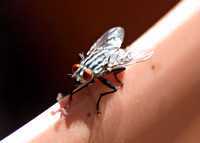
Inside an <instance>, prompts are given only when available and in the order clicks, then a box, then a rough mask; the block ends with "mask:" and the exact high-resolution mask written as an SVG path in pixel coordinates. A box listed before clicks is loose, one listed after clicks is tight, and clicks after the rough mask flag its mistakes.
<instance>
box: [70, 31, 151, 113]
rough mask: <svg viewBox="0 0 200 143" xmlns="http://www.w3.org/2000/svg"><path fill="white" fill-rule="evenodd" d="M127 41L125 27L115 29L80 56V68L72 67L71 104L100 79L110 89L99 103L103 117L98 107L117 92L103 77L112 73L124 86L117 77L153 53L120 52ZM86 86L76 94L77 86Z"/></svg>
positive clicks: (77, 66) (139, 51)
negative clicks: (76, 95)
mask: <svg viewBox="0 0 200 143" xmlns="http://www.w3.org/2000/svg"><path fill="white" fill-rule="evenodd" d="M123 39H124V29H123V28H122V27H114V28H111V29H109V30H108V31H107V32H106V33H104V34H103V35H102V36H101V37H100V38H99V39H98V40H97V41H96V42H95V43H94V44H93V46H92V47H91V48H90V50H89V51H88V52H87V54H86V57H85V56H84V54H83V53H79V60H80V63H79V64H74V65H73V67H72V73H73V74H72V77H73V78H74V79H75V82H74V84H73V86H72V89H71V91H70V97H69V103H68V106H70V103H71V102H72V96H73V95H74V94H75V93H77V92H79V91H80V90H82V89H83V88H85V87H86V86H88V85H90V84H92V83H93V82H94V78H98V79H99V80H100V81H101V82H102V83H104V84H105V85H106V86H108V87H109V88H111V89H112V90H111V91H108V92H103V93H101V94H100V97H99V99H98V101H97V105H96V108H97V115H100V114H101V112H100V108H99V104H100V101H101V98H102V97H103V96H105V95H108V94H111V93H113V92H116V91H117V89H118V88H117V86H115V85H113V84H112V83H110V82H109V81H108V80H106V79H105V78H104V77H103V76H104V75H106V74H109V73H113V74H114V77H115V79H116V80H117V81H118V82H119V83H120V84H121V85H123V83H122V82H121V81H120V80H119V79H118V78H117V74H118V73H120V72H122V71H124V70H125V69H126V66H129V65H132V64H135V63H138V62H141V61H144V60H147V59H149V58H150V57H151V56H152V55H153V51H152V50H147V49H146V50H144V49H141V50H139V49H133V51H131V50H130V49H129V48H125V49H121V48H120V47H121V44H122V42H123ZM80 84H83V86H82V87H80V88H78V89H77V90H74V89H75V87H76V85H80Z"/></svg>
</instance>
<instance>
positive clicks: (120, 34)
mask: <svg viewBox="0 0 200 143" xmlns="http://www.w3.org/2000/svg"><path fill="white" fill-rule="evenodd" d="M123 39H124V29H123V28H122V27H114V28H111V29H109V30H108V31H107V32H106V33H104V34H103V35H102V36H101V37H100V38H99V39H98V40H97V41H96V42H95V43H94V44H93V46H92V47H91V48H90V50H89V51H88V52H87V56H88V55H90V54H91V53H93V52H96V51H101V50H108V51H112V50H115V49H119V48H120V47H121V44H122V42H123Z"/></svg>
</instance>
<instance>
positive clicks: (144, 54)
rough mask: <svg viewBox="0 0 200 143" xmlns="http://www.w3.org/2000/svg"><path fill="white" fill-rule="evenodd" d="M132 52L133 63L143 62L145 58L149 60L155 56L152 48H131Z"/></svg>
mask: <svg viewBox="0 0 200 143" xmlns="http://www.w3.org/2000/svg"><path fill="white" fill-rule="evenodd" d="M128 51H130V54H131V59H132V60H131V62H133V63H139V62H143V61H145V60H148V59H149V58H151V57H152V56H153V53H154V52H153V50H152V49H134V48H133V50H129V49H128Z"/></svg>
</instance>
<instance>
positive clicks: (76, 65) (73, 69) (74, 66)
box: [72, 64, 81, 73]
mask: <svg viewBox="0 0 200 143" xmlns="http://www.w3.org/2000/svg"><path fill="white" fill-rule="evenodd" d="M80 67H81V65H80V64H74V65H73V67H72V73H74V72H75V71H76V70H77V69H78V68H80Z"/></svg>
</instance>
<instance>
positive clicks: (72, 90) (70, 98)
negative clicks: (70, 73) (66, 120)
mask: <svg viewBox="0 0 200 143" xmlns="http://www.w3.org/2000/svg"><path fill="white" fill-rule="evenodd" d="M77 83H78V82H77V81H75V82H74V83H73V85H72V89H71V91H70V96H69V102H68V106H70V104H71V102H72V96H73V95H74V94H75V93H77V92H79V91H81V90H82V89H83V88H85V87H87V86H89V85H91V84H93V83H94V79H92V80H91V81H89V82H88V83H86V84H85V85H83V86H82V87H80V88H79V89H77V90H75V91H74V88H75V85H76V84H77Z"/></svg>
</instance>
